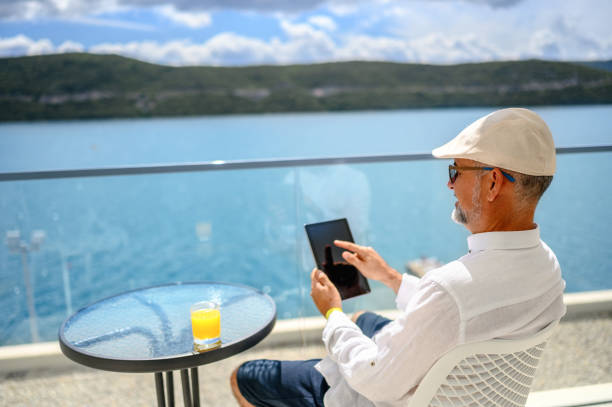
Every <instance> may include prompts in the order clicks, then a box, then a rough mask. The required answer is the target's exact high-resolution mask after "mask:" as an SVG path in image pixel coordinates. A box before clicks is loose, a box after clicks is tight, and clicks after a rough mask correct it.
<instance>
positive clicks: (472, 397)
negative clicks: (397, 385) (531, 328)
mask: <svg viewBox="0 0 612 407" xmlns="http://www.w3.org/2000/svg"><path fill="white" fill-rule="evenodd" d="M556 326H557V321H555V322H553V323H551V324H550V325H548V326H547V327H546V328H544V329H543V330H541V331H539V332H538V333H537V334H535V335H534V336H532V337H529V338H526V339H517V340H506V339H493V340H490V341H486V342H479V343H472V344H467V345H462V346H459V347H457V348H455V349H453V350H451V351H450V352H448V353H447V354H446V355H444V356H442V357H441V358H440V359H439V360H438V361H437V362H436V363H435V364H434V365H433V366H432V367H431V369H430V370H429V372H427V374H426V375H425V377H424V378H423V380H422V381H421V383H420V384H419V386H418V387H417V390H416V391H415V393H414V395H413V396H412V398H411V399H410V401H409V403H408V407H425V406H431V407H468V406H469V407H479V406H501V407H517V406H521V407H522V406H524V405H525V403H526V402H527V395H528V394H529V390H530V388H531V383H532V382H533V378H534V376H535V372H536V368H537V366H538V362H539V360H540V356H541V355H542V352H543V350H544V347H545V346H546V341H547V340H548V338H550V336H551V335H552V333H553V331H554V329H555V327H556Z"/></svg>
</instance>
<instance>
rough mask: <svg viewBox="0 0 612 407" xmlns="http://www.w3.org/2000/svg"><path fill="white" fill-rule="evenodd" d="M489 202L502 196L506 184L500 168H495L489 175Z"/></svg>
mask: <svg viewBox="0 0 612 407" xmlns="http://www.w3.org/2000/svg"><path fill="white" fill-rule="evenodd" d="M487 181H488V185H487V201H489V202H493V201H494V200H495V199H496V198H497V197H498V196H499V194H500V192H501V187H502V185H503V183H504V175H503V174H502V173H501V170H500V169H499V168H493V169H492V170H491V171H489V173H488V174H487Z"/></svg>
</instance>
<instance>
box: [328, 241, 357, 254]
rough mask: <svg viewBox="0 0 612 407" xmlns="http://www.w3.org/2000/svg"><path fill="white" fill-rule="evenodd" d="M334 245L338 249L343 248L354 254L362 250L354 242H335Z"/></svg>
mask: <svg viewBox="0 0 612 407" xmlns="http://www.w3.org/2000/svg"><path fill="white" fill-rule="evenodd" d="M334 244H335V245H336V246H338V247H342V248H343V249H346V250H350V251H352V252H357V251H359V249H360V248H361V246H359V245H358V244H355V243H353V242H347V241H346V240H334Z"/></svg>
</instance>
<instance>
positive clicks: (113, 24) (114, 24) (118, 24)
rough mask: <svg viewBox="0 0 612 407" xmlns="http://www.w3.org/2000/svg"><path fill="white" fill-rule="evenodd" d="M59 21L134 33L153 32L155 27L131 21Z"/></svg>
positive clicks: (87, 19)
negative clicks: (119, 29) (120, 29)
mask: <svg viewBox="0 0 612 407" xmlns="http://www.w3.org/2000/svg"><path fill="white" fill-rule="evenodd" d="M60 20H61V21H66V22H70V23H77V24H84V25H95V26H99V27H109V28H122V29H125V30H135V31H154V30H155V27H154V26H152V25H149V24H140V23H134V22H131V21H122V20H113V19H107V18H92V17H71V18H65V19H64V18H62V19H60Z"/></svg>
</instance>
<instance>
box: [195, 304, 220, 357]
mask: <svg viewBox="0 0 612 407" xmlns="http://www.w3.org/2000/svg"><path fill="white" fill-rule="evenodd" d="M191 330H192V331H193V350H194V351H196V352H204V351H207V350H210V349H214V348H216V347H218V346H219V345H221V313H220V312H219V304H217V303H216V302H214V301H201V302H197V303H195V304H193V305H192V306H191Z"/></svg>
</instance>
